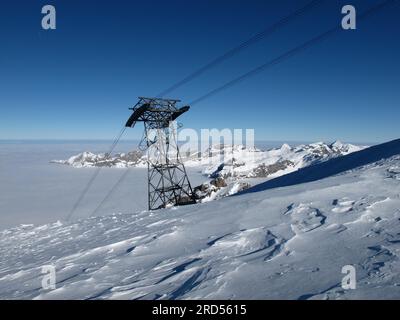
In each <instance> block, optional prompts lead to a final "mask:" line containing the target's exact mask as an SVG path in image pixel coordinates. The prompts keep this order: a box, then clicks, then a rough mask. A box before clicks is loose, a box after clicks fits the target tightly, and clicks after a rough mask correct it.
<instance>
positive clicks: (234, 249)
mask: <svg viewBox="0 0 400 320" xmlns="http://www.w3.org/2000/svg"><path fill="white" fill-rule="evenodd" d="M399 168H400V159H399V158H398V157H397V158H396V157H394V158H392V159H389V160H385V161H381V162H380V163H379V164H378V165H376V166H373V165H368V166H365V167H363V168H359V169H355V170H351V171H350V172H347V173H345V174H340V175H338V176H334V177H330V178H326V179H324V180H320V181H315V182H311V183H306V184H300V185H295V186H289V187H284V188H276V189H270V190H266V191H260V192H256V193H251V194H245V195H240V196H236V197H231V198H225V199H222V200H219V201H214V202H209V203H204V204H198V205H195V206H186V207H179V208H171V209H163V210H159V211H155V212H148V211H143V212H139V213H134V214H114V215H110V216H103V217H92V218H88V219H83V220H79V221H76V222H71V223H64V222H57V223H53V224H48V225H43V226H34V225H21V226H19V227H15V228H11V229H7V230H4V231H2V232H0V256H1V257H2V258H1V260H0V298H2V299H21V298H22V299H187V298H198V299H222V298H225V299H241V298H243V299H254V298H259V299H279V298H280V299H350V298H362V299H364V298H400V262H399V254H400V210H399V208H400V198H399V193H400V181H399V178H398V177H399V172H400V170H399ZM48 264H52V265H54V266H55V267H56V271H57V273H56V275H57V278H56V281H57V288H56V289H55V290H44V289H42V287H41V280H42V276H43V275H42V274H41V268H42V266H44V265H48ZM348 264H351V265H354V266H355V267H356V270H357V279H358V282H357V290H343V289H342V288H341V286H340V283H341V280H342V278H343V276H344V275H343V274H342V273H341V268H342V267H343V266H344V265H348Z"/></svg>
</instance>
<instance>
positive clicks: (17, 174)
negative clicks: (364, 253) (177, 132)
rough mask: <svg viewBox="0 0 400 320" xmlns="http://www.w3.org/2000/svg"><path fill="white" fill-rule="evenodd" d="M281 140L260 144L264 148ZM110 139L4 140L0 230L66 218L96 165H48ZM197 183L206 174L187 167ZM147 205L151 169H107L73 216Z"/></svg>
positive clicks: (129, 145) (0, 146) (100, 147)
mask: <svg viewBox="0 0 400 320" xmlns="http://www.w3.org/2000/svg"><path fill="white" fill-rule="evenodd" d="M281 145H282V142H260V143H257V144H256V146H257V147H259V148H261V149H267V148H272V147H278V146H281ZM109 146H110V142H109V141H78V142H77V141H72V142H71V141H0V230H3V229H6V228H10V227H13V226H17V225H20V224H35V225H40V224H45V223H50V222H55V221H58V220H61V221H62V220H64V219H65V218H66V217H67V216H68V214H69V213H70V211H71V209H72V207H73V206H74V204H75V203H76V201H77V199H78V197H79V196H80V194H81V193H82V191H83V190H84V188H85V186H86V185H87V184H88V181H89V180H90V179H91V177H92V176H93V174H94V171H95V170H96V168H79V169H77V168H72V167H69V166H66V165H59V164H54V163H50V160H54V159H67V158H69V157H71V156H72V155H75V154H78V153H80V152H83V151H91V152H94V153H99V152H106V151H107V150H108V149H109ZM135 146H137V142H132V141H124V142H121V143H120V144H119V145H118V147H117V148H116V150H115V151H116V152H117V151H119V152H126V151H130V150H133V149H135ZM126 170H129V171H130V172H129V173H128V175H127V176H126V178H125V179H124V180H123V181H122V183H121V184H120V185H119V186H118V187H117V188H116V189H115V190H114V192H113V193H112V194H111V196H110V197H109V198H108V200H107V201H106V202H104V204H103V205H102V206H101V207H100V208H99V209H98V210H97V211H96V212H95V213H94V210H95V209H96V208H97V206H98V204H99V203H100V202H101V201H102V200H103V199H104V197H105V196H106V195H107V194H108V193H109V191H110V190H111V188H112V187H113V185H114V184H115V183H116V182H117V181H118V179H119V178H120V177H121V175H123V174H124V172H125V171H126ZM188 175H189V178H190V180H191V183H192V185H193V186H196V185H199V184H201V183H202V182H204V181H205V180H207V177H205V176H203V175H202V174H201V168H188ZM146 208H147V171H146V169H143V168H130V169H118V168H103V169H102V170H101V171H100V173H99V175H98V176H97V178H96V180H95V182H94V183H93V185H92V187H91V188H90V189H89V191H88V192H87V194H86V196H85V197H84V198H83V200H82V202H81V204H80V206H79V207H78V208H77V210H76V212H75V213H74V215H73V216H72V219H79V218H84V217H88V216H91V215H93V214H94V215H105V214H112V213H119V212H123V213H127V212H132V213H134V212H138V211H142V210H146Z"/></svg>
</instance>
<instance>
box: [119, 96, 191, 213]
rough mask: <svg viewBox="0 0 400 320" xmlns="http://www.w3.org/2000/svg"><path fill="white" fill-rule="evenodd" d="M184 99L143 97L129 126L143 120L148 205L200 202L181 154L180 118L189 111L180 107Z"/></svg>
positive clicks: (142, 143) (140, 98)
mask: <svg viewBox="0 0 400 320" xmlns="http://www.w3.org/2000/svg"><path fill="white" fill-rule="evenodd" d="M178 102H180V100H174V99H162V98H145V97H139V101H138V102H137V103H136V105H135V106H134V107H133V108H130V110H132V111H133V113H132V115H131V116H130V117H129V119H128V121H127V122H126V124H125V127H130V128H133V127H134V126H135V124H136V122H143V125H144V135H143V138H142V141H141V142H140V144H139V148H140V149H141V150H142V151H144V150H146V151H147V170H148V179H147V180H148V208H149V210H156V209H161V208H166V207H169V206H179V205H187V204H194V203H196V200H195V197H194V193H193V190H192V187H191V185H190V182H189V178H188V176H187V173H186V169H185V166H184V164H183V161H182V158H181V156H180V153H179V147H178V141H177V140H178V139H177V127H176V121H175V120H176V119H177V118H178V117H179V116H180V115H182V114H183V113H185V112H187V111H188V110H189V108H190V107H189V106H184V107H181V108H178V107H177V106H176V105H177V103H178Z"/></svg>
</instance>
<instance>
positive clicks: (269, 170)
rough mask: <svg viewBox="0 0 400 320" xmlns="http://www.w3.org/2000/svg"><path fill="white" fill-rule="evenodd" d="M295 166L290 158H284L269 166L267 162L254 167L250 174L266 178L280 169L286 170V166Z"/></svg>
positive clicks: (254, 176)
mask: <svg viewBox="0 0 400 320" xmlns="http://www.w3.org/2000/svg"><path fill="white" fill-rule="evenodd" d="M290 166H294V163H293V162H292V161H289V160H283V161H280V162H277V163H274V164H271V165H269V166H267V165H266V164H265V163H263V164H261V165H259V166H258V167H257V168H255V169H253V172H252V173H251V174H250V175H251V177H253V178H266V177H268V176H269V175H271V174H274V173H276V172H278V171H281V170H285V169H286V168H288V167H290Z"/></svg>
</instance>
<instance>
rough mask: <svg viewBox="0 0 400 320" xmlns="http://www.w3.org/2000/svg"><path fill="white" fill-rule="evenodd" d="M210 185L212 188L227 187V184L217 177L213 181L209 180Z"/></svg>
mask: <svg viewBox="0 0 400 320" xmlns="http://www.w3.org/2000/svg"><path fill="white" fill-rule="evenodd" d="M210 184H212V185H213V186H215V187H217V188H223V187H226V186H227V184H226V182H225V179H224V178H221V177H218V178H215V179H213V180H211V181H210Z"/></svg>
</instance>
